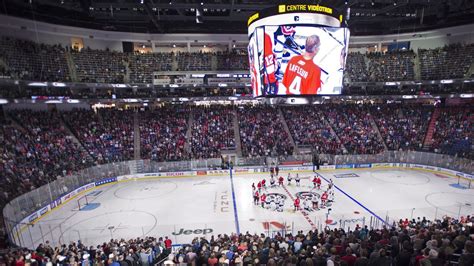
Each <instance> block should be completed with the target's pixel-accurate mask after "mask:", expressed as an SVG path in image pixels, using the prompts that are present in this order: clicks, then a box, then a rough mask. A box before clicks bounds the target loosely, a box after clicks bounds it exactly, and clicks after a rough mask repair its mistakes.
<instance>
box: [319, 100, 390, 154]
mask: <svg viewBox="0 0 474 266" xmlns="http://www.w3.org/2000/svg"><path fill="white" fill-rule="evenodd" d="M321 108H324V110H325V112H324V114H325V117H326V118H327V119H328V121H329V123H330V124H331V126H332V127H333V129H334V131H335V132H336V134H337V136H338V137H339V139H340V140H341V142H342V144H343V145H344V147H345V148H346V149H347V151H348V152H349V153H350V154H376V153H380V152H382V151H383V150H384V146H383V144H382V142H381V140H380V139H379V138H378V135H377V132H376V130H375V129H374V127H373V126H372V124H371V122H370V121H371V119H372V118H371V117H370V113H369V111H368V109H367V108H366V107H365V106H363V105H342V106H338V105H323V106H322V107H321Z"/></svg>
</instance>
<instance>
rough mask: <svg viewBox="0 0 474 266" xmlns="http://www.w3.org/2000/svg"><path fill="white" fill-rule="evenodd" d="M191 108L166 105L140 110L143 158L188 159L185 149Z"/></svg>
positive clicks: (162, 159) (157, 159)
mask: <svg viewBox="0 0 474 266" xmlns="http://www.w3.org/2000/svg"><path fill="white" fill-rule="evenodd" d="M189 114H190V111H189V108H188V107H182V106H174V105H172V106H165V107H161V108H158V109H155V110H151V111H144V112H140V114H139V116H140V142H141V155H142V158H143V159H152V160H155V161H160V162H163V161H178V160H184V159H188V158H189V156H188V151H186V150H185V143H186V132H187V129H188V119H189Z"/></svg>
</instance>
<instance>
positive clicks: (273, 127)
mask: <svg viewBox="0 0 474 266" xmlns="http://www.w3.org/2000/svg"><path fill="white" fill-rule="evenodd" d="M238 120H239V130H240V139H241V142H242V155H243V156H245V157H256V156H271V155H273V156H275V155H277V156H278V155H283V156H288V155H292V154H293V146H292V144H291V141H290V139H289V136H288V134H287V133H286V131H285V130H284V128H283V124H282V121H281V119H280V118H279V115H278V109H277V108H276V107H270V106H252V107H250V106H242V107H240V108H239V109H238Z"/></svg>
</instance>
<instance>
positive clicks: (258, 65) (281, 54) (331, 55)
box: [248, 25, 349, 97]
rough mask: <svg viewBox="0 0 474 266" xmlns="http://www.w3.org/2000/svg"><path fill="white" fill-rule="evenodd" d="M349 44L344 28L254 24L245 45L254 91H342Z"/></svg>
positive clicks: (264, 93) (256, 93)
mask: <svg viewBox="0 0 474 266" xmlns="http://www.w3.org/2000/svg"><path fill="white" fill-rule="evenodd" d="M348 44H349V29H347V28H341V27H322V26H313V25H275V26H273V25H270V26H268V25H266V26H260V27H256V28H255V30H254V31H253V33H252V34H251V35H250V39H249V46H248V49H249V51H248V52H249V61H250V72H251V73H250V74H251V78H252V89H253V95H254V96H255V97H259V96H276V95H334V94H341V90H342V83H343V71H344V67H345V62H346V57H347V49H348Z"/></svg>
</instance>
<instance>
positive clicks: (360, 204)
mask: <svg viewBox="0 0 474 266" xmlns="http://www.w3.org/2000/svg"><path fill="white" fill-rule="evenodd" d="M314 173H315V174H317V175H318V176H320V177H321V178H322V179H324V180H325V181H326V182H328V183H330V182H329V180H327V179H326V178H325V177H324V176H323V175H321V174H320V173H316V172H314ZM334 187H335V188H337V190H339V191H340V192H341V193H342V194H344V195H346V196H347V197H348V198H350V199H351V200H352V201H354V202H355V203H357V204H358V205H359V206H361V207H362V208H364V209H365V210H366V211H368V212H369V213H370V214H372V215H373V216H375V218H377V219H379V220H380V221H382V222H383V223H384V224H386V225H388V226H390V224H389V223H387V222H386V221H385V220H384V219H382V218H380V217H379V216H378V215H377V214H375V213H374V212H373V211H371V210H369V209H368V208H367V207H365V206H364V205H363V204H362V203H360V202H359V201H357V200H356V199H354V198H353V197H351V196H350V195H349V194H347V193H346V192H345V191H344V190H342V189H340V188H339V187H338V186H336V185H335V184H334Z"/></svg>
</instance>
